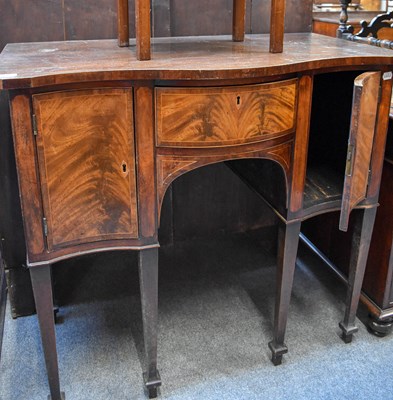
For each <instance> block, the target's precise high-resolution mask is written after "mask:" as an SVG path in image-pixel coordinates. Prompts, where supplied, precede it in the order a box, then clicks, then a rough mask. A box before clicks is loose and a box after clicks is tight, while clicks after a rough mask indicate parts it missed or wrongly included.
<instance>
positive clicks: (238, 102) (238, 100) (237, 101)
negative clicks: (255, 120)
mask: <svg viewBox="0 0 393 400" xmlns="http://www.w3.org/2000/svg"><path fill="white" fill-rule="evenodd" d="M236 104H237V105H238V106H239V105H240V96H237V98H236Z"/></svg>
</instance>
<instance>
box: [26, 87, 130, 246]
mask: <svg viewBox="0 0 393 400" xmlns="http://www.w3.org/2000/svg"><path fill="white" fill-rule="evenodd" d="M132 103H133V102H132V90H131V89H96V90H80V91H78V90H77V91H66V92H54V93H46V94H38V95H34V96H33V107H34V113H35V118H36V125H37V129H36V130H37V153H38V160H39V161H38V162H39V171H40V180H41V186H42V198H43V206H44V215H45V218H46V224H47V228H46V230H47V242H48V249H49V250H54V249H56V248H59V247H64V246H67V245H71V244H80V243H87V242H94V241H99V240H107V239H127V238H135V237H137V236H138V221H137V201H136V180H135V152H134V132H133V104H132Z"/></svg>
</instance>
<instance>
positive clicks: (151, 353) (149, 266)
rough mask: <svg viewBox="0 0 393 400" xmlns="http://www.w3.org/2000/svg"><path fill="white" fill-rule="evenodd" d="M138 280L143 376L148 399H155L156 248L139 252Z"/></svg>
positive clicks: (158, 381)
mask: <svg viewBox="0 0 393 400" xmlns="http://www.w3.org/2000/svg"><path fill="white" fill-rule="evenodd" d="M139 280H140V290H141V303H142V320H143V338H144V343H145V355H146V370H145V372H144V374H143V379H144V381H145V385H146V389H147V390H148V393H149V398H155V397H157V388H158V387H159V386H160V385H161V378H160V374H159V372H158V370H157V319H158V248H153V249H146V250H141V251H140V252H139Z"/></svg>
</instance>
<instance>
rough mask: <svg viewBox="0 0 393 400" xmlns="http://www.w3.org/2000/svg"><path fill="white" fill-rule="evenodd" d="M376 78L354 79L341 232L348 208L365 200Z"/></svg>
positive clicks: (377, 88)
mask: <svg viewBox="0 0 393 400" xmlns="http://www.w3.org/2000/svg"><path fill="white" fill-rule="evenodd" d="M380 79H381V73H380V72H365V73H364V74H361V75H359V76H358V77H357V78H356V79H355V84H354V89H353V102H352V114H351V127H350V135H349V140H348V152H347V161H346V168H345V180H344V189H343V196H342V204H341V215H340V226H339V227H340V230H342V231H346V230H347V229H348V221H349V214H350V212H351V211H352V209H353V208H354V207H356V205H357V204H359V203H360V202H361V201H362V200H364V199H365V198H366V193H367V184H368V177H369V168H370V161H371V153H372V148H373V140H374V133H375V125H376V119H377V109H378V100H379V91H380Z"/></svg>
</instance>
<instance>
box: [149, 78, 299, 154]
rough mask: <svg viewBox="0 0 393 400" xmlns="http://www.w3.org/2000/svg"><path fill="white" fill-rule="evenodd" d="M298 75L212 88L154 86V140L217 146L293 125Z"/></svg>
mask: <svg viewBox="0 0 393 400" xmlns="http://www.w3.org/2000/svg"><path fill="white" fill-rule="evenodd" d="M296 103H297V79H291V80H287V81H281V82H275V83H267V84H260V85H248V86H236V87H235V86H232V87H217V88H156V115H157V118H156V143H157V146H163V147H206V146H207V147H209V146H210V147H214V146H216V147H218V146H228V145H239V144H244V143H253V142H258V141H261V140H267V139H271V138H272V137H275V136H280V135H283V134H285V133H288V132H291V131H293V130H294V128H295V121H296Z"/></svg>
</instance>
